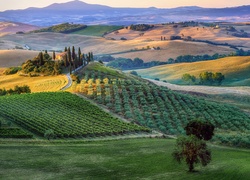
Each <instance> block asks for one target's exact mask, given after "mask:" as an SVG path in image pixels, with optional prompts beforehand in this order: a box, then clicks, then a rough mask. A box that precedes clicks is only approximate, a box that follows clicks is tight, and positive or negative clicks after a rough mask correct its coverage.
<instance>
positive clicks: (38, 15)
mask: <svg viewBox="0 0 250 180" xmlns="http://www.w3.org/2000/svg"><path fill="white" fill-rule="evenodd" d="M249 11H250V6H249V5H246V6H239V7H230V8H201V7H197V6H189V7H177V8H113V7H109V6H104V5H94V4H87V3H84V2H82V1H70V2H66V3H55V4H51V5H49V6H47V7H44V8H27V9H24V10H7V11H4V12H1V13H0V20H1V21H6V20H8V21H14V22H23V23H28V24H33V25H38V26H48V25H54V24H58V23H62V22H74V23H84V24H115V25H130V24H133V23H152V24H154V23H164V22H170V21H183V19H185V21H189V20H196V21H204V22H207V21H210V22H211V21H236V22H238V21H239V22H244V21H247V20H249Z"/></svg>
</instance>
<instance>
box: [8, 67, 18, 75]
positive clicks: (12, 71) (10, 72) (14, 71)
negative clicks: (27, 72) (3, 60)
mask: <svg viewBox="0 0 250 180" xmlns="http://www.w3.org/2000/svg"><path fill="white" fill-rule="evenodd" d="M21 69H22V68H21V67H10V68H8V69H6V70H5V71H4V72H3V73H4V74H5V75H10V74H16V73H17V72H18V71H20V70H21Z"/></svg>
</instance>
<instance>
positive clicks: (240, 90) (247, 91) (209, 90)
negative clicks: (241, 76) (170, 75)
mask: <svg viewBox="0 0 250 180" xmlns="http://www.w3.org/2000/svg"><path fill="white" fill-rule="evenodd" d="M147 80H149V81H151V82H153V83H155V84H156V85H158V86H165V87H168V88H169V89H172V90H179V91H190V92H198V93H205V94H238V95H249V96H250V87H247V86H241V87H212V86H180V85H175V84H170V83H165V82H161V81H156V80H152V79H147Z"/></svg>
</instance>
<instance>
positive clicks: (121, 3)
mask: <svg viewBox="0 0 250 180" xmlns="http://www.w3.org/2000/svg"><path fill="white" fill-rule="evenodd" d="M68 1H70V0H0V11H5V10H10V9H25V8H28V7H45V6H48V5H50V4H53V3H62V2H68ZM81 1H83V2H86V3H89V4H101V5H107V6H111V7H152V6H154V7H158V8H172V7H179V6H200V7H217V8H219V7H232V6H241V5H250V0H81Z"/></svg>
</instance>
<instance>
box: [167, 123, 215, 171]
mask: <svg viewBox="0 0 250 180" xmlns="http://www.w3.org/2000/svg"><path fill="white" fill-rule="evenodd" d="M185 130H186V134H187V135H188V136H184V137H179V138H178V139H177V143H176V148H175V150H174V152H173V154H172V155H173V157H174V159H175V160H177V161H178V162H179V163H181V161H183V160H184V161H185V162H186V163H187V165H188V167H189V172H193V171H194V164H197V163H201V164H202V165H203V166H206V165H207V164H208V163H209V162H210V161H211V151H210V150H208V149H207V145H206V142H205V140H206V141H207V140H210V139H211V138H212V136H213V134H214V133H213V131H214V126H213V125H212V124H211V123H208V122H202V121H199V120H195V121H191V122H189V123H188V124H187V126H186V127H185Z"/></svg>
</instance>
